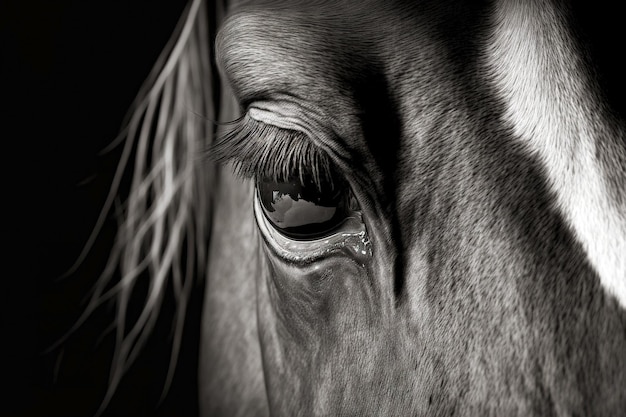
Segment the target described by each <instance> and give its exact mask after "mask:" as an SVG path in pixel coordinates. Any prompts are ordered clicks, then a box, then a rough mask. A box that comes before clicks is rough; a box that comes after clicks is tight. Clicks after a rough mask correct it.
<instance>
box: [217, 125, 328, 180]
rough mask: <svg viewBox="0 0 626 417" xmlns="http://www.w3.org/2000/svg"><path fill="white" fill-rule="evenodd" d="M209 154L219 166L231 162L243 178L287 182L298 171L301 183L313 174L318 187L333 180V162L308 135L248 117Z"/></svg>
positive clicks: (234, 127) (229, 132) (221, 139)
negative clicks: (308, 174)
mask: <svg viewBox="0 0 626 417" xmlns="http://www.w3.org/2000/svg"><path fill="white" fill-rule="evenodd" d="M207 153H208V158H209V159H212V160H216V161H218V162H221V161H232V162H233V163H234V165H235V171H236V172H237V173H238V174H240V175H242V176H244V177H252V176H255V175H262V176H266V177H270V178H283V179H284V178H287V177H289V176H290V175H292V174H293V173H294V171H295V172H297V173H298V175H299V176H300V178H301V179H302V178H303V176H304V173H305V172H307V173H310V174H311V175H312V177H313V179H314V181H315V182H317V183H318V184H319V183H321V180H322V179H332V174H331V169H332V168H331V167H332V163H331V161H330V158H329V157H328V155H327V154H326V153H325V152H324V151H323V150H322V149H320V148H319V147H318V146H317V145H316V144H315V143H314V142H313V141H312V140H311V139H310V138H309V137H308V136H307V135H306V134H304V133H303V132H300V131H297V130H291V129H285V128H281V127H277V126H275V125H272V124H268V123H264V122H261V121H258V120H255V119H253V118H251V117H250V116H249V115H248V114H247V113H246V114H245V115H244V116H243V117H242V118H241V119H239V120H237V121H236V122H235V123H234V125H233V127H232V128H231V129H229V130H227V131H225V132H223V133H222V134H221V135H220V137H219V138H218V140H217V142H216V143H215V144H213V145H212V146H211V147H210V148H209V149H208V151H207Z"/></svg>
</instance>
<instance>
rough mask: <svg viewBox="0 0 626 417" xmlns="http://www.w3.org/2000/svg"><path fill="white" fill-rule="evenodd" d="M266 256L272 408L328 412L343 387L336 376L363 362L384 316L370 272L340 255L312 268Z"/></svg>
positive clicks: (264, 344)
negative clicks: (361, 354)
mask: <svg viewBox="0 0 626 417" xmlns="http://www.w3.org/2000/svg"><path fill="white" fill-rule="evenodd" d="M262 252H263V256H261V261H260V263H261V274H260V275H259V281H258V282H257V302H258V317H259V332H260V336H261V349H262V352H263V362H264V369H265V371H266V372H265V375H266V384H267V386H268V394H269V397H270V404H272V405H271V408H272V411H273V412H277V411H278V410H282V411H283V412H285V413H288V411H289V410H291V411H293V410H294V407H296V408H298V409H300V410H306V409H309V410H310V409H312V408H313V409H317V410H319V409H324V408H326V407H328V406H331V404H332V403H333V402H334V401H333V400H332V399H331V398H329V396H328V395H327V394H329V392H334V391H333V390H332V389H330V387H333V385H334V383H335V382H339V379H336V380H334V378H333V377H332V374H336V373H337V371H339V370H340V369H341V368H342V367H345V366H350V363H351V362H353V361H354V360H355V359H356V356H355V353H357V352H358V351H359V350H360V349H362V348H363V346H364V344H365V343H366V342H367V341H366V340H364V339H368V337H369V336H368V333H369V332H368V329H371V328H372V324H373V322H375V321H376V318H377V317H379V314H377V312H376V311H375V310H376V309H377V307H376V306H377V303H375V302H374V299H375V298H374V295H373V294H372V293H371V286H370V285H368V282H369V279H368V275H369V272H368V268H367V266H366V265H363V264H361V263H359V262H355V261H353V260H351V259H350V258H348V257H347V256H346V254H345V253H341V252H340V253H337V254H335V255H331V256H329V257H327V258H325V259H323V260H319V261H316V262H314V263H312V264H310V265H305V266H303V265H294V264H292V263H289V262H286V261H285V260H284V259H281V258H280V257H278V256H276V255H274V254H272V253H271V252H270V251H268V250H262ZM333 370H334V371H333ZM294 381H295V382H294ZM320 386H324V387H326V388H328V389H327V390H320V389H319V387H320ZM325 391H326V394H325V393H324V392H325ZM312 393H315V394H312ZM336 393H337V394H338V392H336ZM273 394H275V395H273ZM274 397H275V398H274ZM298 397H299V398H300V400H299V402H298V404H295V403H293V404H291V403H290V400H289V399H290V398H298ZM303 397H304V398H306V400H305V401H302V398H303ZM331 408H333V407H332V406H331ZM329 411H330V410H329ZM279 414H280V413H279Z"/></svg>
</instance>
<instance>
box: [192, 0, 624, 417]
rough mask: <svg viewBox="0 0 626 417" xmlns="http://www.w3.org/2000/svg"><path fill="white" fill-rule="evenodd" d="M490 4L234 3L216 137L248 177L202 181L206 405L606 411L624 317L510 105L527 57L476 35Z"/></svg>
mask: <svg viewBox="0 0 626 417" xmlns="http://www.w3.org/2000/svg"><path fill="white" fill-rule="evenodd" d="M345 3H347V2H345ZM529 4H530V2H529ZM498 7H499V8H500V9H499V11H496V10H495V9H497V8H498ZM505 9H506V6H485V5H478V6H477V5H473V6H470V5H460V6H458V5H457V6H454V7H452V6H451V5H450V4H448V2H430V1H426V2H407V4H404V2H387V1H367V2H356V5H355V4H344V2H319V3H315V4H314V6H306V5H303V4H295V5H290V4H281V5H280V6H279V5H272V4H264V5H260V6H253V5H246V6H245V7H243V6H242V7H241V8H240V9H237V8H234V9H233V10H232V12H231V16H230V18H229V19H228V20H227V21H226V23H225V24H224V25H223V27H222V29H221V32H220V34H219V36H218V41H217V54H218V59H219V64H220V68H221V70H222V72H223V75H224V76H225V77H226V79H227V80H228V83H229V84H230V87H231V88H232V90H233V92H234V95H235V97H236V98H237V100H238V102H239V104H240V105H241V106H242V108H244V112H245V113H246V115H245V118H244V119H243V120H242V122H241V123H240V125H241V126H240V127H238V128H236V130H237V134H236V135H235V134H234V135H230V136H228V137H227V138H226V141H232V142H233V143H234V142H236V143H238V145H233V146H231V148H232V149H235V150H234V151H233V150H232V149H231V150H230V152H232V153H233V154H234V155H229V156H232V157H233V159H234V160H236V161H237V163H238V164H239V166H240V167H242V171H245V172H247V173H254V176H255V180H253V181H245V182H243V183H242V182H240V181H238V180H235V179H234V177H232V175H231V174H230V171H229V169H228V168H227V169H224V170H223V171H222V174H221V175H222V177H221V180H220V191H219V196H218V198H217V200H216V201H218V203H219V204H218V205H217V208H216V213H215V227H214V232H213V236H214V237H213V240H212V242H211V245H212V246H211V258H210V262H209V265H210V271H209V276H210V282H209V284H208V286H209V289H208V291H209V295H208V298H207V303H208V304H207V317H208V318H209V319H210V320H211V324H210V325H208V326H207V336H206V343H205V351H206V352H208V353H205V356H206V359H205V365H204V367H203V370H202V372H203V373H204V374H205V375H204V376H202V378H203V380H205V381H208V382H206V384H207V385H208V386H209V387H210V388H208V389H207V392H206V393H205V394H206V395H205V396H206V397H211V398H210V399H207V404H208V406H207V407H209V409H214V410H226V409H229V408H228V407H234V408H237V406H236V404H237V402H238V401H239V402H240V403H244V402H246V401H252V402H254V401H257V402H259V404H260V405H259V409H262V408H263V407H264V405H262V404H261V403H263V401H264V398H265V395H266V396H267V399H268V403H269V409H270V410H271V411H272V412H273V413H276V414H277V415H297V414H304V415H309V414H325V415H346V414H349V415H369V414H377V415H408V414H429V415H443V414H448V413H449V414H454V413H456V414H473V415H483V414H485V413H495V414H498V415H512V414H521V415H528V414H533V413H537V414H539V415H545V414H548V413H551V412H555V411H556V412H557V413H561V412H564V413H567V412H571V411H572V410H583V411H585V410H586V411H589V412H591V411H602V410H603V408H602V407H607V408H608V407H610V406H613V405H616V403H617V402H619V401H621V402H622V405H623V401H624V394H623V390H621V389H620V388H617V387H620V386H623V384H624V383H625V382H626V381H625V379H624V374H625V373H624V370H625V369H626V363H625V356H626V355H624V350H623V349H624V342H625V340H624V338H625V332H624V315H623V313H622V312H620V307H619V304H618V303H617V302H615V299H614V298H611V296H608V295H607V292H606V291H604V290H603V287H602V285H601V280H600V279H598V276H597V274H596V272H595V270H594V269H593V267H594V266H596V265H594V264H593V262H594V259H590V255H588V254H587V253H586V252H585V242H584V238H580V237H577V235H576V234H575V233H574V231H575V225H574V226H572V224H571V222H569V220H568V219H569V217H568V213H567V212H566V211H567V207H566V208H565V209H562V207H561V205H560V200H559V192H560V191H561V190H560V189H559V188H555V185H554V181H553V178H552V177H551V175H556V174H554V173H553V172H551V171H550V167H547V166H546V164H545V161H546V158H543V154H541V150H539V149H535V148H533V146H534V142H532V140H530V141H529V140H526V137H525V135H526V133H527V131H525V130H523V129H522V127H523V125H524V123H532V122H533V120H530V121H529V120H527V119H524V120H521V115H522V114H523V110H521V111H520V113H515V111H514V110H515V108H513V107H512V105H511V102H513V101H514V100H513V99H512V97H513V96H515V94H517V90H516V86H515V83H514V82H513V83H509V82H508V80H510V79H512V78H511V77H518V78H519V79H520V80H521V79H524V77H527V76H529V75H528V74H530V73H532V71H534V70H536V69H537V68H517V71H518V73H517V74H514V75H513V76H511V74H509V73H508V72H509V71H510V70H511V68H510V67H506V64H507V63H510V62H514V61H515V59H516V58H519V57H516V54H519V55H520V56H523V55H524V54H522V53H521V52H520V51H517V50H514V48H513V49H512V50H510V51H509V50H507V49H506V48H505V47H504V46H506V45H503V44H499V43H498V42H499V40H498V36H496V35H497V34H494V33H495V31H497V30H503V29H502V28H500V29H498V25H499V24H501V25H506V24H512V22H510V21H509V22H508V23H507V18H506V16H505V15H504V14H503V15H502V16H504V17H502V16H500V20H498V19H499V18H498V16H499V15H498V13H499V12H501V14H502V13H504V11H506V10H505ZM551 10H552V9H551ZM517 12H519V10H518V11H517ZM527 12H529V13H531V16H530V17H533V16H532V7H530V8H529V10H527ZM552 12H554V10H552ZM520 21H521V20H520ZM540 24H541V22H539V23H537V25H538V27H539V26H540ZM555 24H556V28H557V29H555V30H558V29H559V26H558V22H556V23H555ZM511 27H512V28H513V29H519V30H523V28H522V29H520V28H519V27H516V26H515V25H514V24H512V26H511ZM548 29H549V28H548ZM516 33H517V34H518V35H519V32H515V30H512V32H511V33H509V35H508V36H510V37H512V38H513V41H515V39H514V38H515V36H516ZM537 36H540V35H539V34H538V35H537ZM500 41H501V40H500ZM535 47H537V48H539V47H540V46H536V45H535ZM555 48H556V49H557V50H558V49H559V45H556V46H555ZM561 52H562V51H561ZM559 53H560V52H559ZM499 54H500V55H499ZM505 58H507V59H508V58H510V59H508V61H507V59H505ZM500 62H503V67H498V65H499V63H500ZM540 64H541V63H536V62H528V66H529V67H531V66H532V65H536V66H538V67H540V66H541V65H540ZM540 69H541V68H539V70H540ZM507 77H508V78H507ZM529 77H530V76H529ZM555 77H558V74H556V75H555ZM531 78H532V77H531ZM533 80H534V82H536V80H535V79H531V81H530V84H529V86H528V87H527V88H530V89H532V88H533V84H532V82H533ZM555 94H556V93H555ZM529 105H532V104H529ZM511 109H513V110H511ZM552 110H554V111H555V113H558V110H555V109H552ZM516 116H519V117H520V118H519V119H515V118H516ZM540 116H541V115H540ZM540 116H538V117H540ZM531 119H532V118H531ZM551 120H554V123H557V124H558V123H559V118H558V117H555V118H552V119H551ZM540 127H541V126H539V127H538V128H540ZM531 130H532V129H531ZM535 133H536V134H538V135H540V134H541V133H542V132H535ZM546 140H550V138H547V139H546ZM223 146H224V147H225V148H228V147H229V144H228V143H226V142H225V143H224V145H223ZM546 152H549V151H546ZM260 155H263V157H261V156H260ZM320 155H321V156H320ZM254 158H256V160H254V161H251V160H250V159H254ZM542 158H543V159H542ZM239 159H241V160H239ZM320 161H322V162H320ZM326 162H328V164H326ZM318 165H322V166H321V167H320V166H318ZM326 165H328V166H331V167H332V168H328V167H327V166H326ZM277 172H278V173H279V174H280V173H281V172H287V173H288V174H285V175H282V176H281V175H277ZM316 173H318V174H320V175H319V176H320V177H321V179H317V180H310V181H309V180H307V179H306V178H309V179H310V178H312V177H315V176H316ZM272 175H274V178H271V177H272ZM286 177H289V178H286ZM302 177H304V178H305V179H302ZM290 181H291V183H290ZM331 182H332V184H333V185H332V186H330V183H331ZM583 186H584V184H583ZM279 189H280V190H279ZM285 190H287V191H285ZM294 190H296V191H294ZM290 193H291V195H289V194H290ZM305 194H306V195H308V197H306V198H305V197H302V196H303V195H305ZM352 196H353V197H352ZM316 199H317V200H316ZM320 201H323V202H322V203H320ZM355 201H356V202H355ZM285 205H287V208H285ZM564 211H565V212H564ZM329 219H330V220H329ZM581 239H582V240H583V242H582V243H581V241H580V240H581ZM596 268H597V266H596ZM257 326H258V327H257ZM257 332H258V333H257ZM609 339H610V342H606V343H605V342H604V341H606V340H609ZM257 341H260V355H259V354H258V342H257ZM615 369H617V370H618V371H615ZM591 399H594V401H593V402H592V401H591ZM616 399H617V400H619V401H617V402H616V401H615V400H616ZM609 400H612V401H613V402H611V401H609ZM598 401H599V402H598ZM227 403H228V404H230V405H225V404H227ZM607 404H608V405H607ZM585 407H587V408H585ZM243 408H245V407H243ZM253 408H254V407H252V408H249V409H253ZM583 414H585V413H584V412H583Z"/></svg>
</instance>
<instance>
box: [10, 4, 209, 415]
mask: <svg viewBox="0 0 626 417" xmlns="http://www.w3.org/2000/svg"><path fill="white" fill-rule="evenodd" d="M0 4H1V5H0V19H1V25H0V30H1V35H0V39H1V45H2V57H1V59H2V69H1V71H2V84H3V88H2V93H0V94H1V96H2V99H1V100H2V103H3V110H2V124H3V129H2V132H1V133H0V141H1V142H2V143H3V145H4V151H1V153H2V163H1V166H2V176H1V178H2V181H3V186H2V195H3V198H2V219H3V221H2V226H1V229H0V231H1V233H2V237H3V241H4V242H5V243H4V245H3V246H4V248H5V249H3V250H2V252H3V257H4V256H6V258H5V261H4V264H5V266H8V267H5V268H3V269H4V270H5V273H4V274H3V276H2V277H1V278H2V287H1V288H2V289H1V291H2V293H1V294H2V298H1V300H0V303H1V305H2V324H3V326H2V335H1V336H0V341H1V342H0V344H1V345H2V349H3V354H2V355H1V356H0V361H1V363H2V368H1V370H0V378H1V379H2V386H3V389H2V394H1V395H2V401H0V415H6V416H13V415H15V416H21V415H24V416H31V415H32V416H89V415H93V414H94V413H95V411H96V410H97V408H98V406H99V404H100V401H102V399H103V396H104V393H105V389H106V385H107V378H108V366H109V364H110V361H111V355H112V349H113V337H112V335H111V334H105V333H104V330H105V329H106V327H107V325H108V324H109V323H110V322H111V320H112V319H113V314H112V311H111V310H110V309H109V310H107V309H106V308H105V309H102V311H99V312H98V313H97V314H95V315H94V316H93V317H92V318H91V319H90V320H88V321H87V322H86V323H85V325H83V326H82V327H81V328H80V329H79V330H78V331H77V332H75V333H74V334H73V335H72V336H71V337H70V338H69V339H68V341H67V342H66V343H65V344H63V345H62V347H60V348H56V349H53V350H51V351H49V352H47V349H48V348H49V347H50V346H51V345H52V344H53V343H54V342H55V341H56V340H58V338H59V337H60V336H61V335H62V334H63V333H64V332H65V331H66V330H67V329H69V327H70V326H71V325H72V324H73V323H74V322H75V320H76V319H77V318H78V315H79V314H80V312H81V310H82V308H84V306H85V304H84V303H83V301H84V298H83V297H85V294H87V293H88V290H89V289H90V287H91V285H92V284H93V282H94V279H95V277H97V276H98V273H99V272H100V271H101V269H102V266H103V265H104V262H105V261H106V257H107V254H108V248H109V247H110V245H111V243H112V238H113V232H114V230H115V225H116V223H115V221H114V219H113V217H112V216H109V220H108V222H107V223H106V224H105V227H104V229H103V231H102V233H101V235H100V238H99V239H98V241H97V242H96V245H95V247H94V249H93V250H92V251H91V254H90V256H89V257H88V258H87V260H86V261H85V262H84V263H83V264H82V265H81V267H80V268H79V269H78V270H77V272H76V273H75V274H73V275H71V276H70V277H68V278H66V279H60V277H61V276H62V274H63V273H64V272H65V271H67V269H68V268H69V267H70V266H71V265H72V263H73V262H74V260H75V259H76V257H77V256H78V254H79V253H80V251H81V249H82V247H83V246H84V244H85V242H86V240H87V238H88V236H89V233H90V232H91V230H92V229H93V227H94V224H95V222H96V218H97V216H98V214H99V210H100V207H101V206H102V204H103V202H104V198H105V196H106V193H107V191H108V188H109V186H110V183H111V180H112V178H113V172H114V169H115V167H116V163H117V160H118V158H119V154H120V149H119V148H118V149H115V150H113V151H112V152H110V153H107V154H103V155H101V154H100V151H101V150H102V149H103V148H105V147H106V145H108V144H109V143H110V142H111V141H112V140H113V139H114V138H115V137H116V135H117V133H118V132H119V130H120V128H121V123H122V121H123V117H124V115H125V113H126V111H127V109H128V107H129V106H130V104H131V102H132V100H133V98H134V95H135V94H136V92H137V91H138V89H139V87H140V85H141V83H142V81H143V80H144V79H145V77H146V76H147V74H148V72H149V71H150V69H151V67H152V65H153V63H154V62H155V60H156V58H157V56H158V55H159V53H160V52H161V50H162V48H163V46H164V45H165V43H166V42H167V40H168V39H169V37H170V35H171V33H172V31H173V29H174V26H175V25H176V23H177V21H178V18H179V16H180V15H181V13H182V10H183V8H184V6H185V2H184V1H178V2H176V1H173V2H169V3H168V4H166V3H165V2H151V1H107V2H94V1H69V0H65V1H54V2H49V1H38V2H27V1H10V2H6V1H5V2H2V3H0ZM195 291H196V293H197V294H201V292H202V286H201V285H200V284H199V285H198V286H197V288H196V289H195ZM196 298H198V297H197V296H196ZM171 307H172V306H171V305H170V306H166V308H165V310H164V311H163V313H162V316H163V317H164V320H163V323H165V324H164V325H162V326H160V327H159V329H158V330H157V331H156V332H155V334H154V336H153V337H152V338H151V340H150V342H149V344H148V346H147V348H146V350H145V356H143V357H142V358H141V359H140V360H139V361H138V362H137V363H136V365H135V366H133V367H132V368H131V371H130V373H129V375H128V377H127V378H125V380H124V382H123V384H122V386H121V387H120V389H119V392H118V394H117V395H116V396H115V397H114V399H113V401H112V403H111V404H110V406H109V407H108V408H107V411H106V412H105V413H104V415H108V416H113V415H163V416H193V415H195V414H197V382H196V381H197V379H196V367H197V342H198V330H197V326H198V320H199V312H200V307H199V303H197V302H196V301H194V304H193V305H192V309H191V311H190V319H189V321H188V323H187V324H186V329H185V334H186V338H185V340H184V345H183V351H182V353H181V363H180V366H179V368H178V369H177V372H176V379H175V382H174V384H173V386H172V388H171V389H170V391H169V394H168V396H167V397H166V398H165V400H164V401H162V402H160V403H159V398H160V395H161V388H162V387H163V382H164V378H165V373H166V370H167V367H168V362H169V349H168V346H169V341H170V340H171V332H170V327H169V324H168V323H167V322H166V319H167V318H168V316H169V317H170V318H171V314H172V311H173V310H172V308H171ZM163 323H162V324H163ZM101 336H103V337H102V338H101ZM99 339H101V340H99Z"/></svg>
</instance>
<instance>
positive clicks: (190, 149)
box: [69, 0, 223, 412]
mask: <svg viewBox="0 0 626 417" xmlns="http://www.w3.org/2000/svg"><path fill="white" fill-rule="evenodd" d="M207 3H208V2H206V1H204V0H191V1H190V2H189V4H188V5H187V7H186V9H185V11H184V12H183V15H182V17H181V19H180V21H179V23H178V25H177V27H176V29H175V31H174V34H173V35H172V37H171V38H170V40H169V42H168V44H167V45H166V46H165V48H164V50H163V52H162V53H161V55H160V56H159V58H158V60H157V62H156V63H155V65H154V67H153V69H152V71H151V73H150V75H149V76H148V78H147V79H146V81H145V82H144V84H143V86H142V87H141V89H140V91H139V93H138V94H137V97H136V98H135V100H134V102H133V104H132V105H131V108H130V110H129V112H128V114H127V116H126V119H125V121H124V124H123V125H124V128H123V130H122V132H121V134H120V135H119V137H118V138H117V139H116V140H115V141H114V143H113V144H112V145H111V146H114V145H117V144H120V143H123V150H122V154H121V158H120V161H119V164H118V167H117V170H116V172H115V175H114V178H113V181H112V185H111V189H110V191H109V195H108V197H107V199H106V201H105V204H104V206H103V209H102V211H101V214H100V217H99V219H98V221H97V223H96V226H95V227H94V230H93V232H92V235H91V236H90V238H89V240H88V242H87V243H86V245H85V247H84V249H83V252H82V253H81V255H80V256H79V258H78V260H77V262H76V264H75V266H74V267H73V268H72V269H71V270H70V271H69V273H72V272H73V271H74V270H75V269H76V267H77V266H78V265H79V264H80V263H81V262H82V260H83V259H84V258H85V256H87V254H88V252H89V251H90V249H91V247H92V245H93V242H94V241H95V239H96V237H97V236H98V234H99V232H100V230H101V228H102V225H103V224H104V221H105V219H106V217H107V216H108V215H109V214H110V212H111V209H112V208H113V207H114V202H116V201H117V200H118V194H119V190H120V183H121V182H122V178H124V177H126V176H127V175H130V178H131V181H130V190H129V192H128V198H127V200H126V202H125V204H123V205H117V204H116V205H115V207H116V215H117V217H118V219H119V224H118V231H117V235H116V238H115V242H114V246H113V248H112V250H111V253H110V256H109V259H108V262H107V264H106V267H105V269H104V271H103V272H102V274H101V276H100V277H99V278H98V280H97V282H96V285H95V287H94V289H93V292H92V294H91V298H90V299H89V302H88V304H87V308H86V309H85V311H84V314H83V316H82V317H81V318H80V319H79V320H78V322H77V323H76V324H75V326H74V328H76V327H78V326H79V325H81V324H82V323H83V322H84V320H85V319H86V318H87V317H89V316H90V315H91V314H92V313H93V312H94V310H95V309H96V308H97V307H98V306H100V305H102V304H103V303H104V302H113V303H114V304H115V306H116V313H115V314H116V315H115V323H114V324H115V332H116V334H115V352H114V356H113V363H112V366H111V371H110V376H109V385H108V391H107V393H106V395H105V398H104V400H103V402H102V405H101V407H100V412H101V411H102V410H103V409H104V407H105V406H106V405H107V404H108V403H109V401H110V400H111V397H112V395H113V394H114V393H115V390H116V388H117V387H118V385H119V383H120V380H121V378H122V376H123V374H124V373H125V371H126V370H127V369H128V367H129V366H130V364H132V362H133V361H134V360H135V359H136V357H137V354H138V353H139V352H140V350H141V349H142V347H143V346H144V345H145V343H146V340H147V337H148V336H149V334H150V333H151V331H152V330H153V328H154V326H155V323H156V320H157V317H158V315H159V310H160V306H161V303H162V300H163V296H164V294H165V292H166V289H167V288H168V287H169V286H170V285H171V288H172V289H173V293H174V298H175V302H176V316H175V317H174V318H173V319H172V320H173V331H174V337H173V345H172V350H171V358H170V366H169V371H168V374H167V378H166V381H165V387H164V393H165V392H166V391H167V389H168V387H169V385H170V383H171V380H172V377H173V374H174V370H175V367H176V362H177V357H178V352H179V349H180V344H181V338H182V330H183V325H184V319H185V313H186V308H187V304H188V300H189V296H190V291H191V288H192V283H193V280H194V278H195V277H202V276H203V275H204V271H205V267H206V259H207V249H208V248H207V246H208V244H207V243H208V239H209V235H210V223H211V207H212V204H211V196H212V193H211V192H210V190H211V189H212V185H213V182H214V177H215V171H214V168H213V164H212V163H211V162H209V161H205V160H203V159H202V158H200V157H199V156H200V155H202V154H203V151H204V150H206V149H207V147H208V146H209V145H210V144H211V143H212V141H213V138H214V136H215V126H216V124H215V123H214V122H213V121H214V120H216V119H217V118H218V117H219V115H218V106H217V105H216V103H217V102H218V101H219V97H218V95H217V94H215V91H217V90H219V85H218V84H216V80H218V76H217V72H216V67H215V64H214V62H213V58H212V55H213V51H212V49H213V40H214V38H215V33H216V25H217V22H218V21H219V20H218V19H219V18H220V16H223V5H222V4H219V3H220V2H209V5H208V6H209V7H210V8H211V9H212V10H207V8H208V7H207ZM216 87H217V88H216ZM133 158H134V163H131V159H133ZM140 280H147V281H148V285H147V288H148V290H147V294H146V295H145V297H143V304H142V306H141V307H140V311H141V312H140V314H139V316H138V317H137V318H136V319H130V318H129V317H128V316H127V311H128V306H129V301H130V300H131V296H132V302H133V303H135V302H136V299H137V296H136V294H135V293H134V290H135V288H136V285H137V283H138V282H139V281H140Z"/></svg>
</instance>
